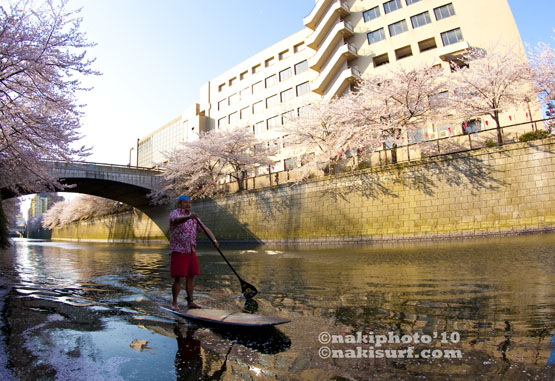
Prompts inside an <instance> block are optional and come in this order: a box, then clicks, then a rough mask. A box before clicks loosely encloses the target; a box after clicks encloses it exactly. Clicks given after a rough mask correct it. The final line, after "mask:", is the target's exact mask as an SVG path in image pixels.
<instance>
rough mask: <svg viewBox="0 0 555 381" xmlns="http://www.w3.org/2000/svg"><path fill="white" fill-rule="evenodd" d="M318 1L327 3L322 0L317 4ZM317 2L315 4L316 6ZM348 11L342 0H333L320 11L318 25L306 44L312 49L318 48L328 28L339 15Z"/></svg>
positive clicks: (348, 12)
mask: <svg viewBox="0 0 555 381" xmlns="http://www.w3.org/2000/svg"><path fill="white" fill-rule="evenodd" d="M320 3H328V1H325V0H322V1H320V2H318V4H320ZM318 4H317V5H316V6H317V7H318ZM350 13H351V12H350V11H349V7H348V5H347V4H346V3H344V2H343V1H341V0H335V1H333V2H331V6H330V7H329V8H328V9H326V12H323V13H322V17H321V18H320V19H319V20H318V21H319V22H318V23H317V25H318V26H317V27H315V29H313V30H314V32H313V33H312V35H311V36H310V39H309V40H308V41H307V44H306V45H307V46H308V47H310V48H312V49H318V46H320V43H321V42H322V40H323V39H324V38H325V37H326V36H327V35H328V32H329V30H330V29H331V28H332V27H333V25H334V24H336V23H337V19H338V18H339V17H341V16H347V15H349V14H350ZM305 25H306V24H305ZM311 29H312V28H311ZM351 29H352V28H351Z"/></svg>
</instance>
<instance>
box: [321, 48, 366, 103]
mask: <svg viewBox="0 0 555 381" xmlns="http://www.w3.org/2000/svg"><path fill="white" fill-rule="evenodd" d="M356 57H357V52H356V48H355V47H354V46H353V45H352V44H345V45H342V46H340V47H339V48H338V49H337V50H336V51H335V53H334V54H333V56H332V57H331V58H330V59H329V60H328V61H327V63H326V65H325V67H324V70H322V72H321V73H320V75H319V76H318V78H316V80H314V82H313V86H311V87H312V91H313V92H315V93H317V94H320V95H323V94H324V90H325V89H326V88H327V87H328V86H329V84H330V82H331V80H332V79H334V78H335V77H336V75H337V73H338V72H339V71H340V70H342V69H344V67H345V64H346V63H347V62H348V61H350V60H352V59H354V58H356Z"/></svg>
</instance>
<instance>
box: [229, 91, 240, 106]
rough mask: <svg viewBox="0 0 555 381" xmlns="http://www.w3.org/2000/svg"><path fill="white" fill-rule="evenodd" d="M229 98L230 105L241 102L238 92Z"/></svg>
mask: <svg viewBox="0 0 555 381" xmlns="http://www.w3.org/2000/svg"><path fill="white" fill-rule="evenodd" d="M228 99H229V105H230V106H231V105H234V104H235V103H238V102H239V95H237V93H235V94H231V95H230V96H229V98H228Z"/></svg>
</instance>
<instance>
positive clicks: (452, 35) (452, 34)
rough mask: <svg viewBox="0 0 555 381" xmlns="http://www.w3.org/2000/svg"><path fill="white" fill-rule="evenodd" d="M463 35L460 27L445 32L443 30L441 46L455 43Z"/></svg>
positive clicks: (460, 39)
mask: <svg viewBox="0 0 555 381" xmlns="http://www.w3.org/2000/svg"><path fill="white" fill-rule="evenodd" d="M462 39H463V36H462V32H461V28H457V29H452V30H448V31H447V32H443V33H442V34H441V41H442V42H443V46H447V45H451V44H456V43H457V42H459V41H462Z"/></svg>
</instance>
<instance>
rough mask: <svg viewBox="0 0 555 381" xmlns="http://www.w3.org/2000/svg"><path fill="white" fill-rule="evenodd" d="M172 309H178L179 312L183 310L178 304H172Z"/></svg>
mask: <svg viewBox="0 0 555 381" xmlns="http://www.w3.org/2000/svg"><path fill="white" fill-rule="evenodd" d="M172 310H174V311H177V312H181V310H180V309H179V306H178V305H177V304H172Z"/></svg>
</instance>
